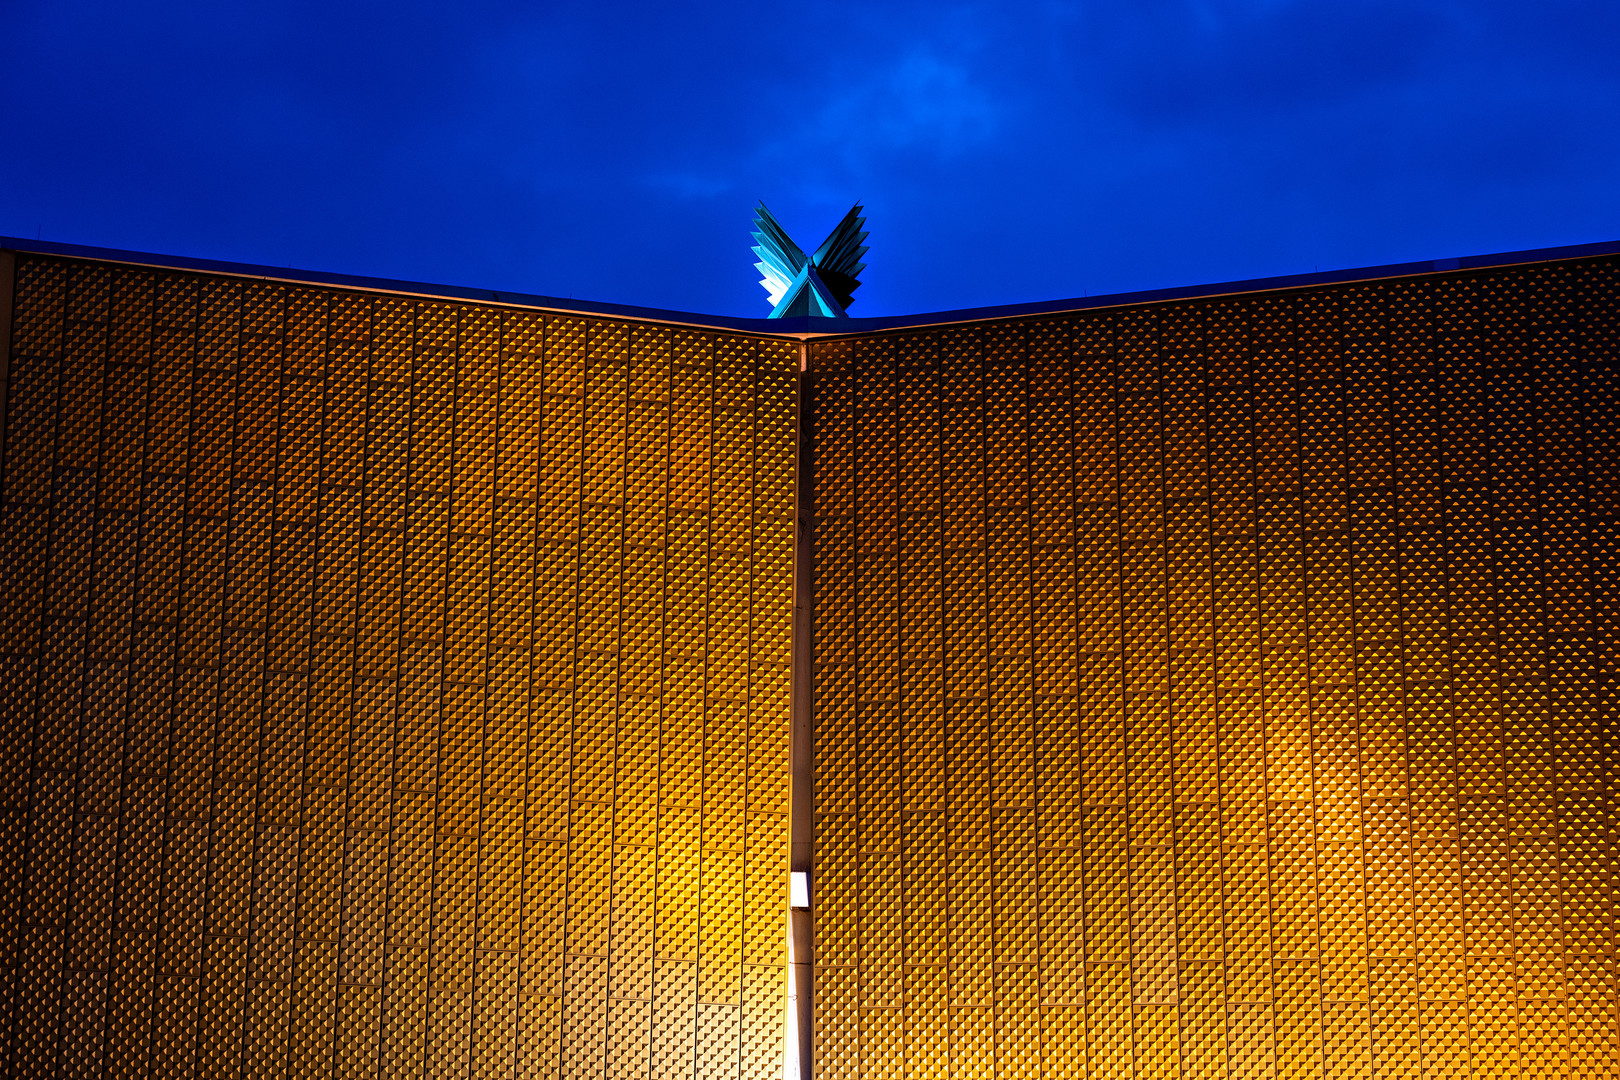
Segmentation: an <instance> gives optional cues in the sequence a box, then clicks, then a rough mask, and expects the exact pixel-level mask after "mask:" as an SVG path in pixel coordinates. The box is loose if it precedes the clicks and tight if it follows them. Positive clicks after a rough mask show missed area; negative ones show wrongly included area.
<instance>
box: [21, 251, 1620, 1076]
mask: <svg viewBox="0 0 1620 1080" xmlns="http://www.w3.org/2000/svg"><path fill="white" fill-rule="evenodd" d="M7 274H10V275H12V277H10V278H8V277H7V276H6V275H7ZM13 281H14V289H13V288H12V286H11V284H10V283H11V282H13ZM1617 290H1620V274H1617V271H1616V267H1615V263H1614V261H1613V260H1612V259H1610V258H1608V257H1603V258H1591V259H1582V260H1569V261H1565V262H1559V263H1543V264H1537V265H1528V266H1518V267H1509V268H1499V269H1491V270H1470V271H1463V272H1456V273H1439V274H1431V275H1426V276H1422V277H1412V278H1404V279H1389V280H1383V281H1377V282H1361V283H1351V284H1344V285H1334V286H1326V287H1312V288H1299V289H1293V290H1281V291H1277V292H1272V293H1265V294H1255V295H1248V296H1241V297H1227V298H1217V299H1206V300H1186V301H1177V302H1174V303H1164V304H1156V305H1151V306H1139V307H1132V308H1117V309H1110V310H1106V311H1094V312H1089V313H1086V312H1082V313H1071V314H1066V315H1057V316H1043V317H1031V318H1024V319H1002V320H997V321H994V322H984V323H980V324H963V325H953V326H949V327H937V328H934V329H929V330H913V331H903V332H894V333H885V334H877V335H867V336H863V337H850V338H842V339H837V340H811V341H809V342H808V343H807V344H805V345H803V346H802V349H803V350H804V353H805V357H806V359H807V360H808V368H809V370H808V372H807V373H806V374H805V375H804V376H803V378H802V382H801V377H800V374H799V369H800V367H801V345H800V343H799V342H797V341H794V340H788V339H774V338H768V337H762V336H759V335H746V334H740V333H729V332H720V331H710V330H699V329H694V328H691V327H683V326H674V325H668V326H666V325H660V324H657V323H651V322H646V321H642V322H634V323H631V322H622V321H613V320H609V319H602V318H594V317H585V316H577V317H576V316H564V315H556V314H552V313H547V312H535V311H528V310H524V309H522V308H518V307H513V306H510V305H508V306H495V305H482V304H477V303H471V302H454V301H439V300H431V299H424V298H420V297H404V296H394V295H390V294H387V293H379V292H353V291H346V290H342V289H335V288H327V287H310V286H303V285H298V284H295V283H287V282H266V281H252V280H245V279H241V278H231V277H222V276H215V275H209V274H202V273H195V272H190V271H184V272H182V271H166V270H161V269H156V268H150V267H132V266H124V265H114V264H110V263H97V262H93V261H87V260H75V259H67V258H57V257H47V256H40V255H32V254H26V253H18V254H16V255H15V256H13V255H11V254H9V253H0V305H3V304H5V303H8V302H13V301H14V304H13V308H12V311H11V314H10V317H7V318H0V330H3V331H5V333H4V334H3V335H0V371H3V374H4V378H3V380H0V382H3V389H4V401H5V414H4V424H5V426H4V434H3V444H4V446H3V459H0V528H3V529H4V548H3V550H4V554H5V557H6V566H5V573H4V574H3V575H0V599H3V605H4V606H3V609H0V697H3V700H4V709H5V712H4V717H5V720H4V723H3V724H0V791H3V793H4V800H5V801H4V808H5V810H6V814H5V817H4V821H5V822H6V823H7V824H6V826H5V830H4V832H3V834H0V835H3V841H0V843H3V850H0V915H3V916H4V919H3V922H0V947H3V951H0V957H3V965H0V976H3V977H0V1013H3V1015H4V1018H5V1019H6V1021H7V1022H6V1024H5V1025H3V1027H0V1032H3V1034H0V1046H3V1047H4V1052H5V1055H6V1057H5V1063H4V1068H5V1069H6V1070H9V1072H10V1073H14V1074H16V1075H21V1076H58V1075H76V1074H80V1073H84V1074H92V1073H94V1074H98V1075H110V1076H139V1077H149V1078H157V1077H171V1076H198V1077H201V1076H237V1075H241V1076H277V1077H285V1076H321V1077H328V1076H336V1075H350V1074H363V1075H373V1076H426V1075H435V1076H437V1075H450V1076H464V1077H527V1076H544V1077H567V1078H570V1080H571V1078H575V1077H579V1078H583V1077H590V1078H591V1080H602V1078H606V1077H637V1078H641V1077H647V1078H653V1077H657V1078H672V1080H673V1078H687V1077H703V1078H705V1080H707V1078H710V1077H719V1078H736V1080H742V1078H744V1077H747V1078H751V1080H752V1078H758V1080H765V1078H767V1077H769V1078H770V1080H777V1078H778V1077H781V1076H782V1074H783V1069H784V1064H786V1062H785V1061H784V1056H783V1053H784V1045H785V1043H786V1042H787V1041H788V1039H787V1038H785V1035H786V1036H789V1037H791V1035H792V1034H793V1031H800V1030H802V1031H806V1032H808V1033H809V1035H810V1037H811V1041H812V1043H813V1045H811V1046H807V1047H802V1048H801V1047H797V1046H796V1047H795V1054H796V1057H795V1058H792V1059H789V1061H797V1062H798V1063H799V1064H801V1065H803V1064H805V1063H807V1062H808V1063H811V1064H813V1068H814V1074H815V1076H817V1077H821V1078H824V1080H832V1078H837V1080H845V1078H852V1080H853V1078H858V1080H878V1078H885V1080H886V1078H889V1077H898V1078H904V1080H923V1078H931V1077H940V1078H944V1077H970V1076H971V1077H987V1078H988V1077H993V1078H995V1080H1007V1078H1015V1077H1018V1078H1021V1077H1028V1078H1031V1080H1034V1078H1036V1077H1039V1078H1040V1080H1050V1078H1055V1077H1070V1076H1090V1077H1121V1078H1124V1077H1129V1078H1131V1080H1144V1078H1148V1077H1171V1076H1174V1077H1178V1078H1180V1077H1194V1076H1199V1077H1202V1076H1209V1077H1223V1078H1231V1077H1240V1076H1241V1077H1248V1076H1256V1077H1261V1076H1276V1077H1290V1078H1292V1077H1314V1078H1322V1080H1341V1078H1342V1080H1349V1078H1358V1080H1385V1078H1396V1080H1406V1078H1411V1080H1429V1078H1431V1077H1451V1078H1469V1080H1472V1078H1475V1077H1487V1076H1493V1077H1494V1076H1507V1077H1518V1076H1521V1075H1522V1076H1525V1077H1559V1078H1566V1077H1567V1078H1583V1080H1584V1078H1587V1077H1593V1078H1605V1077H1606V1078H1611V1080H1612V1078H1616V1077H1617V1074H1620V1066H1617V1062H1616V1055H1617V1045H1620V1035H1617V1032H1620V1023H1617V1020H1620V1018H1617V1015H1616V1005H1617V1001H1620V995H1617V992H1616V988H1615V981H1614V979H1615V972H1614V970H1613V964H1614V958H1613V952H1614V906H1613V905H1614V899H1613V898H1614V887H1613V856H1614V851H1613V844H1614V840H1613V836H1614V832H1613V809H1612V807H1613V795H1614V792H1613V781H1612V779H1611V777H1612V775H1613V765H1612V762H1613V755H1614V753H1615V748H1614V746H1613V738H1614V736H1613V735H1612V734H1611V727H1612V725H1611V722H1610V711H1611V702H1610V697H1611V690H1610V683H1611V681H1612V676H1611V669H1612V668H1614V667H1615V666H1616V659H1615V657H1614V656H1613V655H1611V654H1613V653H1614V652H1615V650H1616V648H1617V647H1620V646H1617V644H1616V643H1617V640H1620V628H1617V625H1616V620H1617V618H1620V616H1617V615H1616V614H1615V612H1616V610H1617V604H1620V600H1617V596H1620V554H1617V552H1620V542H1617V540H1616V535H1617V533H1620V525H1617V520H1620V509H1617V506H1620V500H1617V498H1616V494H1615V493H1616V491H1620V475H1617V471H1620V303H1617ZM0 314H3V308H0ZM801 385H802V386H803V388H804V397H805V400H804V401H803V402H802V404H801V402H800V401H798V400H797V396H798V394H799V393H800V387H801ZM801 415H802V417H803V420H802V423H801V420H800V417H801ZM801 440H802V446H803V450H804V453H803V455H802V456H800V455H799V454H798V452H797V451H798V449H799V448H800V446H801ZM801 464H802V468H801ZM796 472H799V473H800V474H801V476H802V478H799V479H796ZM795 560H797V563H796V562H795ZM812 601H813V604H812ZM796 645H797V648H796ZM812 675H813V682H812V680H811V676H812ZM795 680H796V681H795ZM795 686H796V687H797V690H798V694H799V696H798V698H797V699H795V696H794V692H795ZM795 734H797V735H798V736H800V738H799V740H797V741H796V740H795V738H794V735H795ZM790 766H792V768H791V770H790ZM812 788H813V794H812V790H811V789H812ZM790 809H791V814H790ZM790 822H791V828H790ZM790 867H791V868H792V869H795V870H805V871H808V872H810V873H811V874H812V885H813V889H812V901H813V905H812V909H811V912H810V913H809V914H808V916H806V914H805V913H803V912H798V913H795V915H794V916H793V918H794V924H793V927H792V933H791V938H790V933H789V924H788V919H789V915H788V912H787V910H786V908H787V903H786V899H787V878H788V871H789V869H790ZM811 924H813V926H812V925H811ZM812 930H813V934H814V940H813V943H812V940H811V931H812ZM790 939H791V942H792V947H793V950H794V952H793V959H794V961H795V962H796V970H795V971H794V978H793V979H792V981H791V982H790V981H789V980H788V978H786V976H787V968H788V959H789V956H788V946H789V942H790ZM812 952H813V955H812ZM790 986H791V988H792V990H793V992H794V1001H795V1007H796V1008H798V1009H799V1010H800V1011H799V1012H797V1013H796V1022H797V1023H798V1024H800V1025H802V1027H798V1028H795V1029H793V1031H785V1027H786V1025H785V1023H784V1020H785V1012H786V1009H787V1003H788V998H787V994H786V993H785V991H786V990H787V989H788V988H789V987H790ZM800 1050H802V1051H803V1052H802V1053H801V1052H799V1051H800ZM792 1080H799V1077H798V1076H795V1077H793V1078H792Z"/></svg>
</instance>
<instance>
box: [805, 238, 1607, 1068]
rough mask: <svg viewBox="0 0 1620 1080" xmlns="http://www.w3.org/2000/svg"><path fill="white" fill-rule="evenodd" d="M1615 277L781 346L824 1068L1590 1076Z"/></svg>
mask: <svg viewBox="0 0 1620 1080" xmlns="http://www.w3.org/2000/svg"><path fill="white" fill-rule="evenodd" d="M1617 283H1620V276H1617V273H1616V267H1615V265H1614V263H1613V262H1612V261H1611V260H1607V259H1605V260H1597V261H1590V262H1583V263H1567V264H1554V265H1540V266H1534V267H1519V268H1511V269H1505V270H1498V271H1489V272H1471V273H1467V274H1455V275H1435V276H1429V277H1425V278H1417V279H1406V280H1393V281H1383V282H1377V283H1372V284H1357V285H1347V286H1338V287H1329V288H1319V289H1311V290H1295V291H1292V292H1278V293H1271V294H1266V295H1258V296H1251V297H1242V298H1231V299H1214V300H1203V301H1190V302H1178V303H1174V304H1163V305H1157V306H1152V307H1141V308H1135V309H1121V310H1115V311H1109V312H1098V313H1093V314H1075V315H1069V316H1063V317H1055V318H1030V319H1024V320H1012V321H1001V322H996V323H985V324H981V325H978V326H972V325H969V326H959V327H950V328H942V329H937V330H932V331H914V332H904V333H893V334H885V335H880V336H868V337H862V338H857V339H849V340H839V341H821V342H811V344H810V349H811V363H810V368H811V372H812V375H813V382H812V387H813V389H812V394H813V397H812V399H811V401H810V402H809V410H810V411H809V416H810V417H811V421H810V423H811V425H812V427H811V431H810V432H809V440H810V443H811V444H812V446H813V448H814V449H813V453H814V459H813V460H814V469H815V475H814V491H815V508H814V513H815V558H816V566H815V579H816V587H817V595H816V638H815V660H816V749H815V759H816V776H815V802H816V823H815V830H816V857H815V868H816V907H815V936H816V940H815V948H816V973H815V978H816V985H815V1060H816V1065H817V1075H818V1076H819V1077H821V1078H823V1080H855V1078H861V1080H866V1078H876V1077H891V1076H895V1077H898V1076H904V1077H907V1078H911V1077H919V1078H920V1077H947V1076H952V1077H967V1076H973V1077H981V1076H982V1077H991V1076H994V1077H996V1078H998V1080H1003V1078H1030V1080H1034V1078H1036V1077H1041V1078H1051V1077H1082V1076H1089V1077H1122V1078H1123V1077H1133V1078H1142V1077H1223V1078H1224V1077H1262V1076H1275V1077H1290V1078H1292V1077H1326V1078H1350V1077H1356V1078H1368V1080H1371V1078H1374V1077H1376V1078H1391V1077H1393V1078H1408V1077H1410V1078H1413V1080H1417V1078H1419V1077H1423V1078H1427V1077H1438V1076H1445V1077H1486V1076H1492V1077H1494V1076H1521V1075H1522V1076H1547V1077H1553V1076H1556V1077H1588V1076H1591V1077H1599V1076H1601V1077H1612V1076H1614V1075H1616V1059H1615V1054H1616V1035H1615V1032H1616V1013H1615V1006H1616V993H1615V985H1614V971H1613V966H1612V965H1613V963H1614V961H1613V950H1614V910H1613V899H1612V897H1613V892H1612V865H1613V864H1612V859H1613V832H1612V818H1611V814H1612V806H1613V796H1614V787H1613V785H1614V781H1613V772H1612V768H1613V767H1612V761H1613V757H1612V755H1613V753H1614V747H1613V738H1614V736H1613V735H1612V733H1611V721H1610V719H1609V713H1610V709H1611V705H1610V696H1611V690H1610V682H1611V680H1612V676H1611V675H1610V674H1609V671H1610V669H1611V667H1612V665H1613V663H1614V659H1613V656H1612V654H1613V653H1614V650H1615V648H1616V640H1617V625H1616V620H1617V615H1616V595H1617V589H1620V553H1617V548H1616V543H1615V538H1614V534H1615V532H1616V514H1617V504H1616V500H1615V496H1614V492H1615V490H1616V484H1617V482H1620V473H1617V469H1620V408H1617V406H1620V354H1617V351H1616V350H1617V346H1620V305H1617V302H1616V301H1617V296H1616V290H1617Z"/></svg>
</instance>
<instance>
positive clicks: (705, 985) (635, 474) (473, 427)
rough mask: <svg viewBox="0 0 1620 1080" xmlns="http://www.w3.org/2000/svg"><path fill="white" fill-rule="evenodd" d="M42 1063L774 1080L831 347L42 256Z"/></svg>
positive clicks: (9, 719) (22, 505) (9, 938)
mask: <svg viewBox="0 0 1620 1080" xmlns="http://www.w3.org/2000/svg"><path fill="white" fill-rule="evenodd" d="M11 346H12V347H11V362H10V377H9V388H8V402H7V420H6V424H7V426H6V439H5V450H4V453H5V457H4V481H3V483H4V503H3V508H0V514H3V524H4V549H3V550H4V554H5V568H4V575H3V577H4V594H5V607H4V611H3V613H0V619H3V622H0V646H3V655H0V673H3V674H0V694H3V700H4V708H5V710H6V711H5V720H4V724H3V727H0V791H3V798H4V803H3V806H4V816H3V819H0V820H3V821H4V833H3V842H0V914H3V925H0V1032H3V1033H4V1035H3V1048H4V1055H5V1069H7V1070H9V1071H8V1072H7V1075H17V1076H52V1077H55V1076H80V1075H86V1076H88V1075H98V1076H100V1075H106V1076H129V1077H153V1078H158V1077H163V1078H168V1077H187V1076H193V1077H199V1078H201V1077H227V1076H243V1077H260V1076H265V1077H268V1076H275V1077H337V1076H344V1077H350V1076H362V1075H364V1076H389V1077H392V1076H401V1077H405V1076H426V1075H432V1076H444V1077H458V1076H459V1077H478V1078H496V1077H508V1076H525V1077H542V1076H543V1077H566V1078H574V1077H587V1076H589V1077H593V1078H598V1077H604V1076H607V1077H616V1076H625V1077H646V1076H649V1075H650V1076H653V1077H659V1078H665V1077H668V1078H678V1077H679V1078H684V1077H691V1076H694V1075H698V1076H703V1077H721V1078H724V1077H746V1078H757V1080H763V1078H765V1077H773V1078H774V1077H775V1076H777V1075H779V1074H780V1064H779V1062H780V1054H781V1048H782V1023H781V1015H782V1004H781V997H782V986H783V964H784V946H783V919H784V912H783V907H784V893H785V877H786V862H787V833H786V779H785V772H786V766H787V762H786V731H787V720H788V708H789V694H788V691H789V687H788V667H789V660H790V657H789V648H790V642H789V632H790V630H789V628H790V618H791V612H790V591H791V561H792V531H793V524H792V522H793V509H794V506H793V456H794V447H795V443H796V436H795V431H794V425H795V409H796V406H795V400H794V394H795V387H794V382H793V380H794V377H795V371H796V368H797V350H796V347H795V346H793V345H791V344H788V343H782V342H775V341H770V340H764V339H757V338H750V337H745V336H740V335H733V334H724V333H709V332H696V331H690V330H683V329H679V328H672V327H661V326H654V325H646V324H630V323H620V322H609V321H598V320H589V319H584V318H565V317H553V316H549V315H548V316H542V315H541V314H539V313H536V312H532V311H525V310H519V309H510V308H508V309H502V308H497V307H492V306H479V305H476V304H470V303H444V302H434V301H427V300H413V299H411V298H408V297H401V296H390V295H381V294H368V293H360V292H345V291H340V290H336V289H327V288H306V287H298V286H283V285H277V284H273V283H268V282H263V281H253V280H243V279H236V278H228V277H214V276H207V275H202V274H195V273H184V272H153V271H147V270H141V269H136V268H128V267H118V266H112V265H107V264H98V263H92V262H78V261H71V260H61V259H52V258H45V257H38V256H28V255H19V256H18V257H17V266H16V309H15V321H14V334H13V336H12V341H11Z"/></svg>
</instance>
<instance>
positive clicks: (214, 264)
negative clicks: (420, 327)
mask: <svg viewBox="0 0 1620 1080" xmlns="http://www.w3.org/2000/svg"><path fill="white" fill-rule="evenodd" d="M0 250H6V251H17V252H25V253H29V254H36V255H56V256H60V257H63V258H71V259H87V260H94V261H96V262H110V263H122V264H125V265H129V266H143V267H150V268H153V269H161V270H191V271H197V272H201V273H209V274H220V275H224V276H227V277H243V278H253V279H256V280H262V281H275V282H281V283H285V284H290V285H326V286H332V287H337V288H344V289H356V290H360V291H363V292H384V293H394V294H403V295H409V296H419V297H423V298H425V299H441V300H471V301H474V302H477V303H485V304H498V305H501V306H505V307H522V308H531V309H538V310H541V311H552V312H557V313H558V314H563V315H598V316H603V317H607V318H614V319H627V320H631V321H636V322H657V323H664V324H675V325H680V326H691V327H694V328H698V329H704V330H731V331H740V332H743V333H752V334H759V335H761V336H765V337H789V338H809V337H816V338H821V337H852V336H855V335H859V334H867V333H872V332H874V331H881V330H910V329H921V328H924V327H930V326H946V325H951V324H954V323H966V322H983V321H988V320H996V319H1016V318H1024V317H1027V316H1030V315H1061V314H1065V313H1067V312H1076V311H1089V310H1095V309H1097V308H1115V307H1130V306H1134V305H1137V304H1155V303H1165V302H1168V301H1173V300H1198V299H1204V298H1214V297H1220V296H1235V295H1241V294H1245V293H1257V292H1275V291H1277V290H1281V289H1300V288H1310V287H1312V286H1318V285H1344V284H1350V283H1354V282H1358V281H1379V280H1384V279H1388V278H1399V277H1417V276H1420V275H1423V274H1436V273H1449V272H1457V271H1467V270H1487V269H1492V268H1495V267H1506V266H1522V265H1525V264H1528V263H1542V262H1563V261H1567V260H1572V259H1585V258H1594V257H1599V256H1603V255H1615V254H1620V240H1607V241H1601V242H1598V243H1591V244H1567V245H1563V246H1560V247H1548V248H1530V249H1528V250H1525V251H1506V252H1497V253H1493V254H1488V255H1468V256H1462V257H1459V258H1455V259H1433V260H1424V261H1421V262H1405V263H1391V264H1389V265H1386V266H1363V267H1353V268H1350V269H1345V270H1324V271H1318V272H1314V273H1310V274H1289V275H1283V276H1278V277H1266V278H1249V279H1246V280H1241V281H1226V282H1217V283H1213V284H1205V285H1178V286H1173V287H1170V288H1164V289H1144V290H1139V291H1136V292H1124V293H1108V294H1105V295H1101V296H1085V297H1070V298H1068V299H1063V300H1042V301H1036V302H1033V303H1025V304H999V305H993V306H989V307H977V308H958V309H955V310H950V311H933V312H926V313H923V314H918V315H881V316H872V317H851V318H843V319H829V318H820V317H816V316H792V317H788V318H781V319H770V318H741V317H736V316H730V315H703V314H699V313H697V312H690V311H672V310H669V309H665V308H650V307H639V306H636V305H633V304H611V303H603V302H591V301H583V300H574V299H573V298H569V299H566V300H565V299H560V298H558V297H555V296H541V295H537V294H532V293H519V292H507V291H499V290H494V289H474V288H466V287H463V286H459V285H435V284H431V283H427V282H420V281H401V280H395V279H391V278H374V277H366V276H363V275H357V274H336V273H325V272H321V271H312V270H297V269H294V268H292V267H278V266H260V265H256V264H253V263H234V262H223V261H220V260H216V259H192V258H184V257H181V256H177V255H156V254H152V253H149V252H141V251H124V250H120V249H117V248H100V247H88V246H85V245H82V244H62V243H57V242H55V241H51V240H26V239H22V238H20V237H11V236H0Z"/></svg>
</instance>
